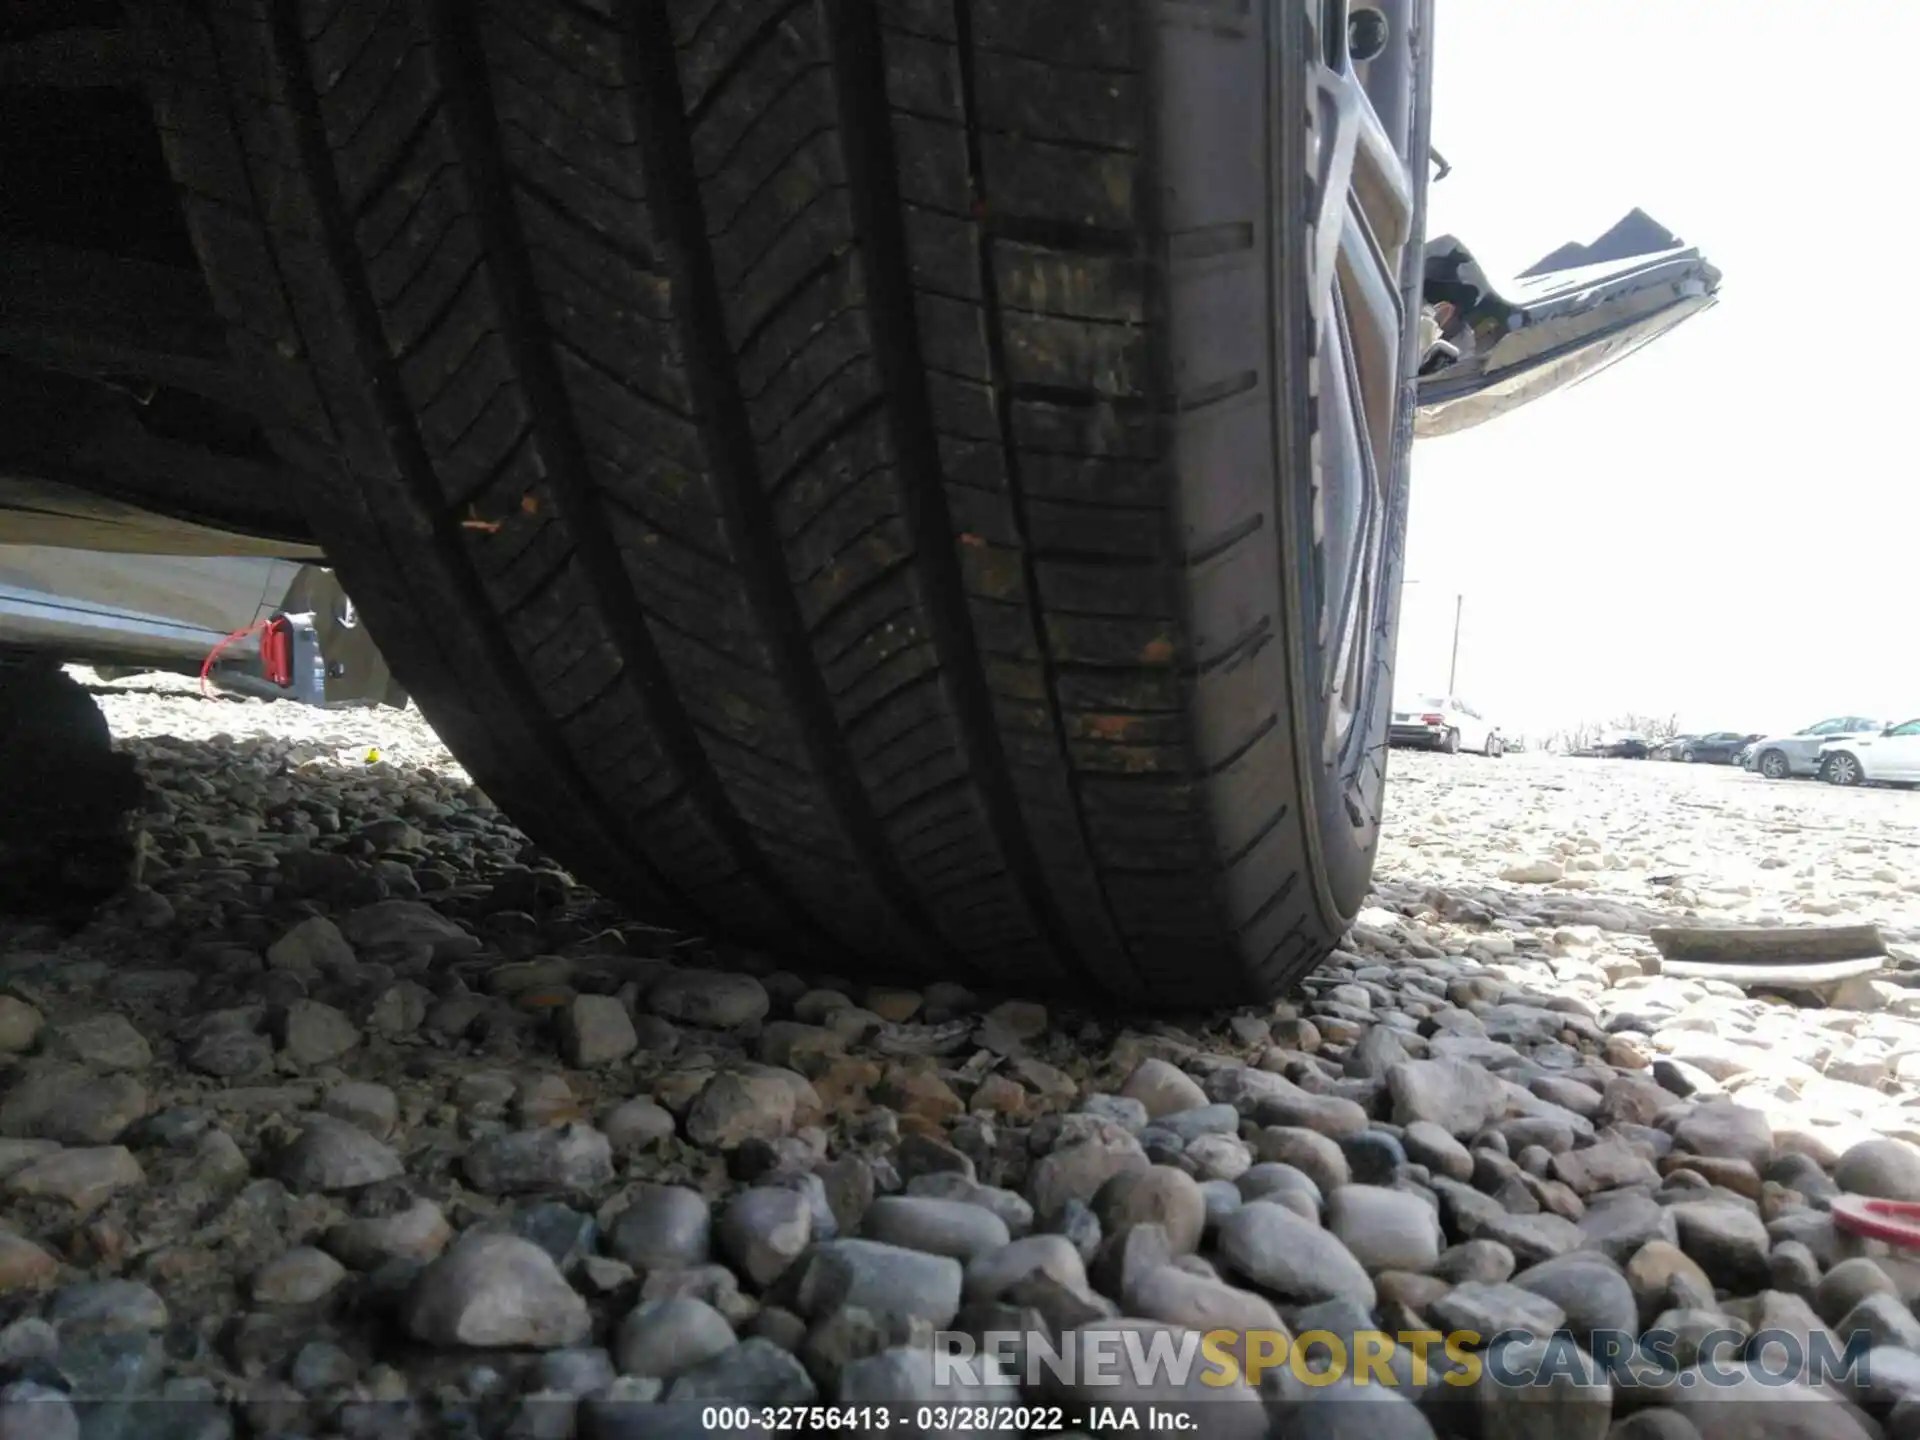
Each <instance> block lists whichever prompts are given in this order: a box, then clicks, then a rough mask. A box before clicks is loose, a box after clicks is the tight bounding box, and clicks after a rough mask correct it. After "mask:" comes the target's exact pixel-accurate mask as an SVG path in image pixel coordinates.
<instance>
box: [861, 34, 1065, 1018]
mask: <svg viewBox="0 0 1920 1440" xmlns="http://www.w3.org/2000/svg"><path fill="white" fill-rule="evenodd" d="M829 13H830V15H832V16H833V19H834V23H833V24H832V25H831V26H830V27H829V46H830V48H831V50H832V52H833V55H834V61H835V64H834V74H835V81H836V83H835V93H836V99H837V102H838V104H839V108H840V122H841V129H842V133H843V135H844V136H845V137H846V140H845V143H846V147H847V159H848V167H847V168H848V171H849V179H850V182H851V183H850V188H851V192H852V199H853V208H854V214H855V223H856V225H857V226H858V227H859V233H860V237H861V257H862V262H863V264H864V265H865V269H866V279H867V285H868V288H869V290H870V291H871V292H872V297H873V307H872V311H873V334H874V342H875V346H876V350H877V352H878V359H879V369H880V370H881V372H882V376H883V384H884V385H885V387H886V395H887V400H888V405H887V412H888V419H889V422H890V423H891V425H892V427H893V431H894V444H895V451H896V453H897V454H898V455H899V457H900V466H901V470H902V475H903V482H904V483H903V484H902V485H901V495H902V497H903V498H904V500H905V502H906V510H907V526H908V529H909V531H910V532H911V533H912V535H913V537H914V551H915V554H916V556H917V557H918V559H919V561H920V565H919V574H920V576H921V578H922V580H923V582H924V584H925V587H926V590H927V592H928V594H927V602H926V611H927V615H928V619H929V622H930V626H931V628H932V630H933V636H932V639H933V645H934V651H935V654H936V655H937V656H938V657H939V662H940V674H941V678H942V682H943V687H944V689H945V690H946V693H947V697H948V700H949V703H950V704H951V705H952V708H953V713H954V716H955V721H956V729H957V731H958V734H959V743H960V747H961V755H962V758H963V759H964V760H965V762H966V769H967V773H968V774H969V775H970V776H971V777H973V782H974V785H975V789H976V792H977V794H978V796H979V800H980V804H981V808H982V811H983V813H984V815H985V817H986V820H987V828H988V831H989V833H990V834H991V835H992V836H993V839H994V843H995V844H996V845H997V847H998V848H999V851H1000V854H1001V856H1002V857H1003V858H1004V859H1005V861H1006V866H1007V874H1008V875H1009V877H1010V878H1011V880H1012V882H1013V886H1014V889H1015V892H1016V893H1017V894H1018V895H1019V896H1020V899H1021V901H1022V902H1023V903H1024V905H1025V907H1026V910H1027V913H1028V916H1029V917H1030V919H1031V921H1032V923H1033V925H1034V928H1035V930H1036V931H1037V932H1038V934H1039V936H1040V938H1041V941H1042V943H1043V945H1044V946H1045V947H1046V948H1047V949H1048V950H1049V951H1050V952H1051V953H1052V954H1053V955H1054V956H1055V957H1057V959H1058V962H1059V963H1060V964H1061V965H1062V966H1063V967H1065V968H1066V969H1067V970H1069V971H1071V972H1072V973H1073V974H1075V975H1077V976H1079V977H1080V978H1081V979H1082V980H1083V981H1084V982H1085V983H1086V984H1087V985H1089V986H1090V987H1093V991H1094V993H1098V992H1099V989H1100V988H1101V981H1100V978H1099V977H1098V976H1096V974H1095V973H1094V971H1093V968H1092V966H1091V965H1090V964H1089V962H1088V960H1087V958H1086V956H1085V955H1084V954H1082V953H1081V951H1080V949H1079V947H1078V946H1077V945H1075V944H1074V943H1073V938H1072V930H1071V928H1070V927H1069V926H1068V924H1067V923H1066V917H1065V916H1064V915H1063V914H1062V913H1061V910H1060V907H1059V904H1058V902H1057V900H1056V897H1055V896H1054V894H1053V890H1052V887H1051V885H1050V884H1049V882H1048V880H1047V876H1046V871H1045V869H1044V867H1043V866H1042V864H1041V861H1040V855H1039V852H1038V850H1037V848H1036V847H1035V844H1034V840H1033V835H1032V833H1031V831H1029V830H1028V828H1027V826H1026V822H1025V818H1024V816H1023V814H1022V811H1021V805H1020V799H1019V795H1018V794H1017V792H1016V789H1015V785H1014V781H1013V772H1012V768H1011V763H1010V759H1009V757H1008V755H1007V753H1006V747H1005V745H1004V744H1003V743H1002V739H1001V734H1000V728H999V723H998V721H997V719H996V718H995V714H994V707H993V699H992V696H991V695H990V693H989V692H988V689H987V682H986V667H985V665H984V663H983V660H982V655H981V649H980V645H979V640H978V637H977V636H976V635H975V634H974V629H973V621H972V618H971V613H970V610H969V608H968V603H967V594H966V586H965V583H964V577H963V575H962V573H961V569H960V562H959V558H958V556H957V555H956V553H955V549H954V538H953V537H954V525H953V517H952V514H951V512H950V510H949V509H948V506H947V497H946V490H945V478H944V474H945V472H944V466H943V464H942V461H941V455H940V448H939V441H938V438H937V434H936V431H935V428H934V421H933V406H932V403H931V400H930V399H929V396H928V390H927V376H926V371H925V368H924V364H923V361H922V358H921V357H922V349H921V344H920V339H919V334H918V329H919V325H918V320H917V311H916V307H915V304H914V291H913V274H912V267H911V264H910V261H909V258H908V250H907V236H906V225H905V222H904V220H903V218H902V204H901V199H900V193H899V184H898V180H897V178H896V177H897V175H898V162H897V159H896V157H895V155H894V146H893V116H892V113H891V111H890V109H889V106H888V102H887V87H886V60H885V56H884V53H883V51H882V39H881V28H880V22H879V17H878V15H877V13H876V12H875V11H874V9H873V8H872V6H871V5H870V4H866V3H861V0H830V3H829Z"/></svg>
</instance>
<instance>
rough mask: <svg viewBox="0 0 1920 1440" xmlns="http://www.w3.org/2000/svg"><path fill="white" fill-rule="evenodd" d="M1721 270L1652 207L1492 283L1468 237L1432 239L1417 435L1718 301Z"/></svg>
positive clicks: (1596, 365)
mask: <svg viewBox="0 0 1920 1440" xmlns="http://www.w3.org/2000/svg"><path fill="white" fill-rule="evenodd" d="M1719 288H1720V272H1719V271H1718V270H1716V269H1715V268H1714V267H1713V266H1712V265H1710V264H1708V263H1707V261H1706V259H1705V258H1704V257H1703V256H1702V255H1701V254H1700V251H1699V250H1698V249H1697V248H1695V247H1693V246H1691V245H1687V244H1685V243H1684V242H1683V241H1681V240H1680V239H1679V238H1678V237H1677V236H1675V235H1674V234H1673V233H1672V232H1671V231H1669V230H1667V229H1666V228H1665V227H1663V226H1661V225H1660V224H1659V223H1658V222H1656V221H1655V220H1653V219H1652V218H1651V217H1650V216H1648V215H1647V214H1646V213H1645V212H1644V211H1641V210H1634V211H1631V212H1629V213H1628V214H1627V215H1626V216H1625V217H1623V218H1622V219H1621V220H1620V221H1619V222H1618V223H1617V224H1615V225H1614V226H1613V227H1612V228H1611V229H1609V230H1608V231H1607V232H1606V233H1605V234H1603V235H1602V236H1600V238H1599V239H1597V240H1595V241H1593V242H1591V243H1590V244H1585V245H1581V244H1575V243H1569V244H1566V245H1563V246H1561V247H1560V248H1559V249H1557V250H1555V251H1553V252H1552V253H1551V254H1549V255H1547V256H1545V257H1543V258H1542V259H1541V260H1539V261H1537V262H1536V263H1535V264H1533V265H1532V266H1530V267H1529V268H1528V269H1527V270H1525V271H1524V272H1522V273H1521V274H1520V275H1519V276H1517V277H1515V278H1514V279H1513V280H1511V281H1508V282H1505V283H1504V284H1503V285H1496V284H1495V283H1494V282H1493V280H1492V279H1491V278H1489V276H1488V275H1487V273H1486V271H1485V270H1484V269H1483V268H1482V266H1481V264H1480V262H1479V261H1478V260H1476V259H1475V258H1474V255H1473V252H1472V251H1470V250H1469V249H1468V248H1467V247H1466V245H1465V244H1463V243H1462V242H1461V241H1460V240H1458V239H1457V238H1455V237H1454V236H1451V235H1443V236H1440V237H1438V238H1436V239H1434V240H1431V241H1429V242H1428V244H1427V252H1426V288H1425V299H1426V305H1425V312H1424V314H1423V316H1422V323H1423V329H1424V332H1425V333H1424V334H1423V336H1422V345H1421V352H1422V356H1423V359H1422V363H1421V369H1420V382H1419V384H1420V390H1419V397H1420V398H1419V411H1418V414H1417V418H1416V420H1415V427H1414V433H1415V434H1416V435H1419V436H1422V437H1432V436H1437V435H1451V434H1455V433H1457V432H1459V431H1462V430H1468V429H1471V428H1472V427H1473V426H1475V425H1479V424H1482V423H1484V422H1486V421H1488V420H1492V419H1495V418H1497V417H1499V416H1501V415H1504V414H1506V413H1507V412H1508V411H1510V410H1515V409H1518V408H1519V407H1520V406H1522V405H1525V404H1527V403H1528V402H1530V401H1533V400H1537V399H1539V398H1540V397H1541V396H1543V395H1548V394H1551V393H1552V392H1553V391H1556V390H1562V389H1565V388H1567V387H1568V386H1571V385H1576V384H1578V383H1579V382H1581V381H1582V380H1586V379H1588V378H1590V377H1591V376H1593V375H1596V374H1598V373H1599V372H1600V371H1602V370H1604V369H1606V368H1607V367H1608V366H1610V365H1613V364H1615V363H1616V362H1618V361H1620V360H1622V359H1624V358H1626V357H1627V356H1628V355H1631V354H1632V353H1633V352H1634V351H1636V350H1638V349H1639V348H1640V347H1641V346H1643V345H1645V344H1647V343H1648V342H1649V341H1652V340H1655V339H1657V338H1659V337H1660V336H1661V335H1664V334H1666V333H1667V332H1668V331H1669V330H1671V329H1673V327H1674V326H1676V325H1678V324H1680V323H1681V322H1682V321H1683V320H1686V319H1687V318H1688V317H1689V316H1692V315H1697V314H1699V313H1700V312H1701V311H1702V310H1706V309H1708V308H1710V307H1711V306H1712V305H1713V304H1714V303H1715V302H1716V300H1717V298H1718V294H1719Z"/></svg>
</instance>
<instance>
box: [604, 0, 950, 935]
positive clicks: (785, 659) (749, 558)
mask: <svg viewBox="0 0 1920 1440" xmlns="http://www.w3.org/2000/svg"><path fill="white" fill-rule="evenodd" d="M620 13H621V19H622V22H623V23H622V24H621V41H622V44H623V47H624V49H625V53H626V58H627V60H628V63H629V66H630V74H631V76H632V77H633V78H634V79H635V80H636V81H638V82H640V83H636V84H634V85H630V86H629V87H628V93H629V97H630V103H631V104H632V105H633V107H634V124H635V128H636V131H637V133H638V134H639V135H640V137H641V143H640V153H641V158H642V165H643V169H644V174H645V181H646V187H647V193H648V197H649V205H650V209H651V211H652V213H653V215H654V218H655V225H656V228H657V229H658V231H659V232H660V233H661V234H662V235H664V236H670V237H671V239H672V243H670V244H668V245H665V246H663V248H664V249H666V250H667V251H668V252H669V253H670V254H674V255H676V256H677V258H678V261H679V266H678V268H679V269H680V271H681V275H680V277H679V279H680V282H681V283H680V284H679V285H678V286H677V287H676V288H677V289H678V290H679V291H680V296H681V304H680V306H679V307H678V318H679V320H680V330H681V337H682V341H681V343H682V348H683V352H684V354H685V357H686V366H687V372H688V381H689V385H690V387H691V389H692V390H693V392H694V394H695V395H696V396H700V395H701V394H702V393H703V392H704V395H705V402H706V403H704V404H702V405H700V406H699V407H698V408H699V409H700V410H701V412H702V415H703V424H702V429H703V430H704V431H705V436H706V441H707V450H708V454H709V455H710V457H711V458H712V461H713V466H714V471H715V475H714V480H715V488H716V491H717V494H718V497H719V500H720V503H721V511H722V524H723V526H724V528H725V529H726V530H727V531H728V532H729V535H730V538H731V540H732V542H733V545H734V548H735V549H736V550H737V551H738V553H739V555H740V557H741V567H740V568H741V579H742V582H743V588H744V589H745V591H746V593H747V596H748V600H749V603H750V604H751V606H752V608H753V610H754V612H755V614H756V615H757V616H758V618H759V620H760V623H761V625H762V627H763V629H764V631H765V633H766V634H767V635H768V638H769V642H770V643H769V650H770V652H771V658H772V661H773V666H774V669H775V672H776V677H777V679H778V680H779V682H780V684H781V688H782V689H783V691H784V692H785V694H786V696H787V698H788V700H789V702H790V703H791V704H792V705H793V709H794V718H795V720H796V722H797V725H798V728H799V731H800V735H801V738H802V741H803V743H804V745H805V747H806V749H807V751H808V753H809V754H810V756H811V758H812V760H813V762H814V766H815V769H816V774H817V775H818V778H819V782H820V785H821V788H822V789H823V790H824V792H825V793H826V797H827V800H828V803H829V804H830V805H831V806H832V808H833V812H834V816H835V819H836V820H837V822H838V824H839V827H840V828H841V830H842V831H843V832H844V833H845V834H846V836H847V838H848V840H849V842H850V843H851V845H852V847H853V851H854V855H855V857H856V859H857V860H858V861H859V862H860V864H861V865H862V867H863V868H864V870H865V872H866V874H867V875H868V876H870V877H871V878H872V881H873V883H874V887H875V889H876V890H877V891H878V892H879V893H880V895H881V896H882V898H883V900H884V901H885V902H886V904H887V905H888V906H889V908H891V909H892V910H893V911H894V912H895V913H896V915H897V916H898V917H899V919H901V920H902V921H904V922H905V924H906V927H907V928H908V929H909V930H911V931H913V932H916V933H917V934H918V935H920V936H921V937H923V940H924V943H925V944H926V945H927V948H928V950H929V952H930V953H932V954H933V955H937V956H939V957H940V958H941V960H942V961H943V962H944V964H945V965H947V966H955V965H960V964H962V963H963V962H961V961H960V959H959V957H958V955H957V954H956V953H955V952H954V950H953V947H952V946H951V945H950V944H948V942H947V940H946V938H945V937H944V936H943V935H942V934H941V933H940V931H939V929H938V927H936V926H935V925H934V923H933V921H932V918H931V917H930V916H929V915H928V913H927V911H926V908H925V906H924V904H923V903H922V901H921V898H920V896H919V895H918V894H917V893H915V891H914V889H913V886H912V884H911V883H910V881H909V880H908V878H907V875H906V872H905V871H904V870H902V869H901V868H900V865H899V862H898V857H897V856H896V855H895V854H894V852H893V850H892V848H891V846H890V845H889V844H888V842H887V839H886V836H885V833H884V832H883V831H882V830H881V828H880V824H879V821H878V819H877V818H876V817H875V815H874V814H873V811H872V808H871V806H870V805H869V803H868V799H867V796H866V793H865V791H864V790H863V789H862V787H861V785H860V781H859V777H858V772H857V771H856V769H855V767H854V764H853V758H852V755H851V753H850V752H849V751H848V749H847V746H846V740H845V737H844V736H843V735H841V734H840V732H839V730H838V728H837V726H836V725H835V723H834V716H833V705H832V700H831V698H830V696H829V695H828V692H827V687H826V682H825V679H824V677H823V676H822V675H821V674H820V671H819V669H818V668H817V666H816V665H815V664H814V663H813V660H812V652H811V649H810V646H809V644H808V639H807V630H806V626H805V625H804V624H803V622H802V619H801V614H800V606H799V602H798V599H797V597H796V596H795V595H794V593H793V590H792V588H791V587H790V586H789V585H788V584H787V583H786V579H785V576H786V564H785V558H784V552H783V550H782V547H781V543H780V537H779V532H778V528H777V525H776V523H775V518H774V511H773V506H772V504H771V502H770V501H769V498H768V496H767V494H766V490H765V487H764V485H763V483H762V476H761V473H760V472H761V467H760V462H759V457H758V455H757V454H756V453H755V449H754V446H753V444H752V442H751V440H750V439H749V436H750V434H751V432H750V430H749V429H748V423H747V409H746V403H745V400H744V399H743V398H742V396H741V394H740V388H739V383H738V377H737V375H736V373H735V370H734V366H733V360H732V356H731V355H730V354H728V353H727V351H726V349H725V342H724V338H723V337H724V336H725V335H726V324H725V309H724V306H723V304H722V302H721V298H720V290H719V284H718V277H717V275H716V274H715V271H714V267H713V255H712V248H711V242H710V240H709V238H708V234H707V227H706V223H705V215H704V211H703V209H702V207H701V204H700V190H699V180H698V177H697V174H696V171H695V168H694V160H693V149H692V140H691V134H690V122H689V120H688V118H687V116H686V114H685V105H684V102H683V100H682V92H681V82H680V74H679V69H678V66H677V64H676V63H675V50H674V46H673V36H672V28H671V24H670V22H669V20H668V17H667V14H666V11H665V8H664V7H663V6H661V5H659V4H658V3H655V0H629V3H627V4H625V5H623V6H622V7H621V12H620ZM783 13H785V12H783ZM716 93H718V91H717V90H716V89H712V88H710V89H709V91H708V95H709V96H712V95H713V94H716Z"/></svg>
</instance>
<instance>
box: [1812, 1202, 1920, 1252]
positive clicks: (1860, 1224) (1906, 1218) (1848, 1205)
mask: <svg viewBox="0 0 1920 1440" xmlns="http://www.w3.org/2000/svg"><path fill="white" fill-rule="evenodd" d="M1828 1209H1829V1212H1830V1213H1831V1214H1832V1216H1833V1223H1834V1224H1836V1225H1838V1226H1839V1227H1840V1228H1841V1229H1842V1230H1845V1231H1846V1232H1847V1233H1848V1234H1850V1235H1860V1236H1864V1237H1865V1238H1867V1239H1869V1240H1884V1241H1886V1242H1887V1243H1888V1244H1889V1245H1904V1246H1906V1247H1908V1248H1909V1249H1916V1250H1920V1203H1916V1202H1914V1201H1911V1200H1876V1199H1875V1198H1874V1197H1873V1196H1871V1195H1842V1196H1839V1197H1838V1198H1837V1199H1835V1200H1834V1202H1833V1203H1832V1205H1831V1206H1829V1207H1828Z"/></svg>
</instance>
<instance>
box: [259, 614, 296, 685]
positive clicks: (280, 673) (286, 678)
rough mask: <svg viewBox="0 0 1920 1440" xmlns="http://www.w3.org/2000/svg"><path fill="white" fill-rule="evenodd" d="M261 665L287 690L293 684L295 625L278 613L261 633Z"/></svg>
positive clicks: (268, 675)
mask: <svg viewBox="0 0 1920 1440" xmlns="http://www.w3.org/2000/svg"><path fill="white" fill-rule="evenodd" d="M260 665H261V668H262V669H264V670H265V671H266V672H267V679H268V680H270V681H271V682H272V683H273V684H275V685H278V686H279V687H280V688H281V689H282V690H286V689H289V688H291V687H292V685H293V626H292V625H290V624H288V623H287V617H286V616H284V615H276V616H274V617H273V619H271V620H269V621H268V622H267V628H266V629H265V630H264V631H263V632H261V635H260Z"/></svg>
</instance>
